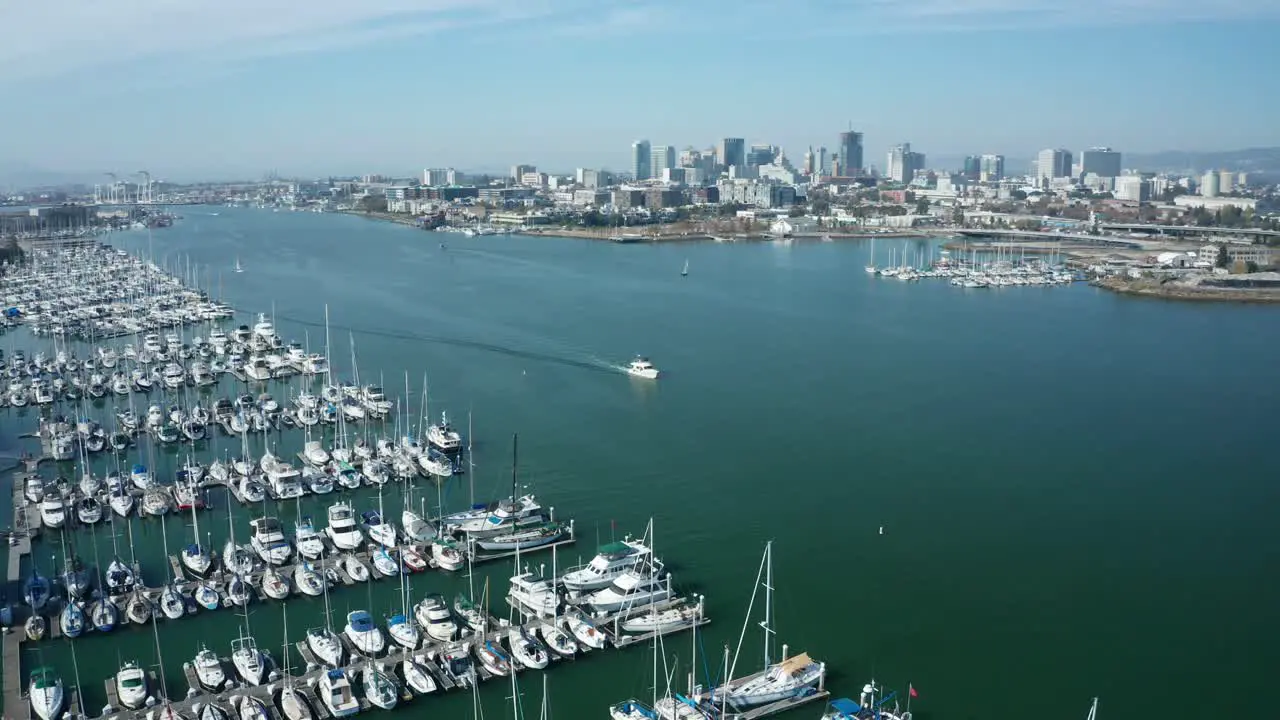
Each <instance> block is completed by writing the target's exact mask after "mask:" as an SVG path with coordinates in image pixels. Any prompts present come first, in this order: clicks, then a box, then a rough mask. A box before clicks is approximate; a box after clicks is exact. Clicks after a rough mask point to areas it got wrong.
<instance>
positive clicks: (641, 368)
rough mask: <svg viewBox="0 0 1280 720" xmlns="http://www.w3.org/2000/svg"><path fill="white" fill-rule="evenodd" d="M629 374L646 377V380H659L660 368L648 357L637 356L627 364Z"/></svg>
mask: <svg viewBox="0 0 1280 720" xmlns="http://www.w3.org/2000/svg"><path fill="white" fill-rule="evenodd" d="M627 374H628V375H630V376H632V377H638V378H644V379H645V380H657V379H658V368H656V367H654V366H653V363H651V362H649V361H648V360H647V359H646V358H643V357H636V359H635V360H632V361H631V364H630V365H628V366H627Z"/></svg>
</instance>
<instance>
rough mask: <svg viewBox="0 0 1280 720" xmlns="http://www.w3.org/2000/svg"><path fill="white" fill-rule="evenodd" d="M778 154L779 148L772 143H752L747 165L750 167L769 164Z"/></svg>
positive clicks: (748, 152)
mask: <svg viewBox="0 0 1280 720" xmlns="http://www.w3.org/2000/svg"><path fill="white" fill-rule="evenodd" d="M777 156H778V148H776V147H774V146H772V145H752V146H751V149H750V150H749V151H747V165H748V166H749V167H755V166H758V165H768V164H769V163H771V162H773V159H774V158H775V157H777Z"/></svg>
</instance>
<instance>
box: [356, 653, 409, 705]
mask: <svg viewBox="0 0 1280 720" xmlns="http://www.w3.org/2000/svg"><path fill="white" fill-rule="evenodd" d="M360 683H361V684H362V685H364V696H365V697H366V698H367V699H368V700H369V702H370V703H371V704H373V705H374V706H376V707H380V708H382V709H383V710H391V709H393V708H395V706H396V701H398V700H399V699H400V692H399V690H398V689H397V688H396V681H395V680H393V679H392V678H391V676H390V675H388V674H387V673H385V672H383V671H382V670H381V669H380V668H378V667H376V666H375V665H374V664H373V663H365V666H364V670H363V671H362V672H361V673H360Z"/></svg>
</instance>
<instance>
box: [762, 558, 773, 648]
mask: <svg viewBox="0 0 1280 720" xmlns="http://www.w3.org/2000/svg"><path fill="white" fill-rule="evenodd" d="M764 558H765V563H764V568H765V570H764V572H765V575H764V620H763V621H762V622H761V623H760V628H761V629H763V630H764V667H765V668H766V669H767V668H768V667H769V643H770V641H772V640H773V627H772V625H771V621H772V620H773V541H772V540H770V541H768V542H766V543H765V544H764Z"/></svg>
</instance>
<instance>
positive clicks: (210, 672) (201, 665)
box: [191, 646, 227, 693]
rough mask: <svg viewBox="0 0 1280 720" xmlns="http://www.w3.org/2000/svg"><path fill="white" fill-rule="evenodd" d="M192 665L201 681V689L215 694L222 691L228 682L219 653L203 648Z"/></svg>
mask: <svg viewBox="0 0 1280 720" xmlns="http://www.w3.org/2000/svg"><path fill="white" fill-rule="evenodd" d="M191 665H192V667H193V668H195V671H196V678H197V679H198V680H199V681H200V685H201V687H203V688H204V689H205V690H208V691H210V692H215V693H216V692H221V691H222V686H223V685H225V684H226V682H227V673H226V671H225V670H224V669H223V668H222V661H221V660H219V659H218V653H216V652H214V651H212V650H210V649H209V648H207V647H203V646H202V647H201V648H200V651H199V652H197V653H196V657H195V659H194V660H192V661H191Z"/></svg>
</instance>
